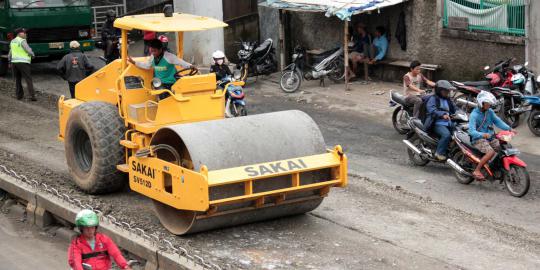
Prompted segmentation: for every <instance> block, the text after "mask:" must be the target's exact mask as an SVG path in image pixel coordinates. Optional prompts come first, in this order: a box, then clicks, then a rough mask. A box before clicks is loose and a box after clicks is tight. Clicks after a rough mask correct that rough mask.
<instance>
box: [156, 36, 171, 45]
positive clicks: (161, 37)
mask: <svg viewBox="0 0 540 270" xmlns="http://www.w3.org/2000/svg"><path fill="white" fill-rule="evenodd" d="M158 39H159V41H161V42H163V43H167V42H169V38H168V37H167V36H165V35H160V36H159V37H158Z"/></svg>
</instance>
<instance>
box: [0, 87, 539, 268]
mask: <svg viewBox="0 0 540 270" xmlns="http://www.w3.org/2000/svg"><path fill="white" fill-rule="evenodd" d="M2 85H3V86H0V87H4V89H0V94H1V95H0V115H2V117H1V118H0V163H2V164H4V165H6V166H8V167H10V168H13V169H15V170H17V171H18V172H20V173H22V174H25V175H28V176H31V177H34V178H39V179H41V180H42V181H47V182H48V183H50V185H51V186H52V187H54V188H56V189H58V190H59V191H60V192H65V193H68V194H69V195H70V196H72V197H74V198H79V199H81V200H82V201H84V202H85V203H89V204H91V205H93V206H95V207H96V208H98V209H100V210H101V211H103V212H104V213H106V214H107V213H111V214H113V215H114V216H116V217H119V218H121V219H123V220H125V221H127V222H129V223H130V224H135V225H137V226H138V227H141V228H144V229H145V230H147V231H148V232H156V233H158V234H159V235H160V236H162V237H163V238H165V239H168V240H171V241H172V242H173V243H175V244H178V245H181V246H183V247H186V248H188V249H190V250H191V251H192V252H193V251H194V252H195V254H198V255H200V256H203V257H205V258H207V259H210V260H211V261H213V262H214V263H216V264H218V265H221V266H222V267H224V268H228V269H238V268H241V269H538V268H540V255H539V254H540V235H539V234H538V232H536V231H534V230H530V229H529V228H528V227H527V226H522V224H520V223H519V222H518V223H516V222H514V220H512V219H507V220H504V219H500V218H492V217H490V216H489V214H484V212H482V211H483V210H482V211H480V210H476V209H474V208H473V207H471V208H472V211H463V209H460V207H459V206H456V205H450V206H449V205H448V204H447V203H445V202H444V200H439V199H438V198H435V196H429V197H428V196H418V195H416V194H413V193H411V192H408V191H407V190H408V188H407V186H406V185H405V184H399V185H400V186H403V187H404V189H405V190H403V189H400V188H398V187H396V186H397V185H398V184H394V185H388V184H381V182H380V181H383V182H384V179H383V180H381V179H378V176H380V177H381V178H386V177H388V174H382V173H380V171H379V168H384V171H391V173H394V174H399V173H400V172H401V173H402V174H404V173H411V172H412V170H415V171H416V172H418V173H419V174H421V175H423V176H421V177H422V178H423V179H429V180H430V182H432V181H431V180H432V179H436V178H438V179H442V181H443V182H447V181H448V184H449V185H448V187H445V188H452V189H454V190H455V192H462V193H464V194H465V195H469V194H470V195H471V196H472V195H474V194H476V196H477V197H476V199H478V196H485V197H488V198H491V197H490V196H495V197H494V198H502V199H503V201H511V203H512V205H513V206H515V207H516V208H517V207H518V206H520V205H525V206H526V207H529V209H531V208H530V205H529V204H531V205H532V203H534V202H535V199H536V196H538V192H537V189H538V185H537V178H535V179H533V190H531V194H529V195H527V197H526V199H524V200H514V198H510V196H509V195H507V194H505V193H504V192H502V191H500V190H495V191H494V190H493V189H489V190H487V191H486V190H479V189H478V188H475V187H474V186H472V187H471V186H460V185H459V184H457V183H456V182H455V180H454V182H453V183H450V180H449V179H450V177H451V175H450V174H449V172H447V171H445V170H442V168H437V167H435V166H434V167H433V168H431V169H426V171H424V172H422V171H419V170H418V169H415V168H410V166H409V165H407V164H406V163H407V162H406V152H405V151H404V148H399V147H398V146H397V143H391V142H390V141H391V140H397V138H398V136H394V135H392V134H390V132H392V130H386V128H387V127H386V126H384V125H381V124H379V123H377V122H376V121H374V120H373V119H371V118H370V117H367V116H363V115H355V114H352V113H351V112H346V111H328V110H325V108H317V107H315V106H312V105H310V104H301V103H298V102H296V101H294V100H288V99H287V98H279V96H277V97H276V96H273V94H272V93H273V92H276V91H278V90H277V89H276V88H273V89H272V88H271V86H265V85H262V86H260V88H264V89H255V90H251V89H249V90H248V92H247V95H248V97H249V99H248V104H249V105H250V106H251V107H250V108H251V110H250V113H260V112H267V111H268V112H269V111H276V110H283V109H301V110H304V111H306V112H308V113H309V114H310V115H312V117H313V118H314V119H315V121H316V122H317V123H318V124H319V125H320V127H321V130H322V131H323V134H324V135H325V138H326V142H327V144H334V143H340V144H343V145H345V146H346V147H347V152H348V153H349V158H350V160H351V162H350V163H351V166H350V167H351V171H353V172H355V173H353V174H352V175H351V176H350V179H349V187H347V188H346V189H343V190H341V189H335V190H333V191H332V192H331V194H330V195H329V197H328V198H326V199H325V200H324V202H323V204H322V205H321V206H320V207H319V208H318V209H316V210H315V211H313V212H312V213H309V214H305V215H300V216H296V217H291V218H283V219H278V220H272V221H267V222H260V223H254V224H249V225H245V226H238V227H234V228H226V229H220V230H215V231H210V232H203V233H199V234H195V235H189V236H182V237H177V236H172V235H170V234H169V233H168V232H167V231H165V229H164V228H163V227H162V226H161V224H159V221H158V220H157V218H156V217H155V216H154V214H153V212H152V209H151V202H150V200H148V199H147V198H144V197H142V196H139V195H138V194H136V193H134V192H130V191H129V189H128V188H127V187H126V189H125V190H123V191H122V192H118V193H114V194H109V195H104V196H90V195H86V194H84V193H82V192H80V191H79V190H78V189H77V188H76V187H75V185H74V184H73V183H72V181H71V180H70V177H69V174H68V173H67V167H66V165H65V158H64V153H63V145H62V143H61V142H59V141H57V140H56V134H57V125H58V120H57V117H58V116H57V111H56V108H55V102H54V97H52V98H50V99H48V98H47V97H46V96H40V101H38V102H37V103H28V102H19V101H16V100H14V99H12V98H10V97H9V94H10V93H11V92H10V91H11V89H9V86H10V84H9V83H4V82H2ZM265 87H266V88H265ZM272 91H273V92H272ZM265 92H267V93H265ZM263 93H264V94H263ZM366 126H369V127H373V128H370V129H366V128H362V127H366ZM336 130H339V132H336ZM383 146H384V147H383ZM377 147H379V148H377ZM388 160H392V161H393V162H388ZM363 167H370V169H367V170H364V169H363ZM374 168H377V171H378V172H379V174H373V173H371V172H372V171H373V170H374ZM417 177H418V176H417ZM407 179H409V178H407V177H403V178H402V179H399V178H395V179H393V181H396V183H398V181H399V180H401V181H407ZM416 180H418V179H416ZM412 182H413V181H412ZM450 184H451V185H450ZM437 188H438V187H437V186H436V185H434V186H433V189H434V190H436V189H437ZM414 193H416V192H414ZM494 193H497V194H500V197H499V195H493V194H494ZM485 194H488V195H485ZM474 198H475V197H474V196H472V198H471V200H472V199H474ZM494 198H493V199H494ZM496 206H497V205H493V207H496ZM520 209H521V208H519V209H518V210H520ZM532 209H533V210H529V211H535V210H534V208H532ZM505 211H506V210H505ZM537 216H538V215H537ZM527 218H529V219H533V218H534V216H533V215H529V216H528V217H524V218H523V219H527ZM530 222H531V223H532V220H531V221H530Z"/></svg>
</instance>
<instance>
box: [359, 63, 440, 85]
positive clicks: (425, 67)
mask: <svg viewBox="0 0 540 270" xmlns="http://www.w3.org/2000/svg"><path fill="white" fill-rule="evenodd" d="M369 66H382V67H383V72H382V77H383V78H384V67H385V66H392V67H400V68H406V69H407V70H409V68H410V66H411V62H410V61H404V60H395V59H383V60H381V61H378V62H377V63H375V64H373V65H371V64H369V63H367V62H364V78H365V80H366V81H367V80H368V79H369V76H368V71H369ZM420 68H421V69H423V70H425V71H426V77H427V78H428V79H430V80H433V73H434V72H436V71H438V70H440V69H441V68H442V67H441V66H440V65H435V64H422V65H421V66H420Z"/></svg>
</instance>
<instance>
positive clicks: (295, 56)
mask: <svg viewBox="0 0 540 270" xmlns="http://www.w3.org/2000/svg"><path fill="white" fill-rule="evenodd" d="M296 58H298V54H297V53H295V54H293V55H292V60H293V62H294V61H295V60H296Z"/></svg>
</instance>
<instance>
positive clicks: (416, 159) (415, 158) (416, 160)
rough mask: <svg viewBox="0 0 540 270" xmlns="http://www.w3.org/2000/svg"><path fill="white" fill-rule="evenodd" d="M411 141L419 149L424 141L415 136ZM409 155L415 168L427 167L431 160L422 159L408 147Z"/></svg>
mask: <svg viewBox="0 0 540 270" xmlns="http://www.w3.org/2000/svg"><path fill="white" fill-rule="evenodd" d="M409 141H410V142H411V143H412V144H413V145H414V146H416V147H419V146H420V145H421V142H422V140H421V139H420V137H418V136H417V135H414V136H413V137H412V138H410V139H409ZM407 154H408V155H409V159H410V160H411V162H412V164H414V165H415V166H426V165H427V164H428V163H429V159H426V158H424V157H422V156H421V155H418V154H417V153H415V152H414V151H413V150H411V149H409V148H408V147H407Z"/></svg>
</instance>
